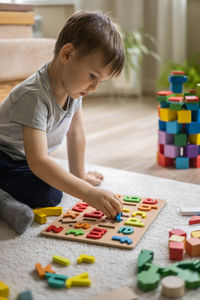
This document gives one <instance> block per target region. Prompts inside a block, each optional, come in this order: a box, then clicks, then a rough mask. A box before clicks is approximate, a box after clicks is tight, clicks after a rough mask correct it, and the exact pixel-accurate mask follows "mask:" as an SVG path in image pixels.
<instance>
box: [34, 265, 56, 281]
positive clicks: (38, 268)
mask: <svg viewBox="0 0 200 300" xmlns="http://www.w3.org/2000/svg"><path fill="white" fill-rule="evenodd" d="M35 269H36V271H37V273H38V276H39V277H40V279H42V278H44V277H45V273H47V272H48V273H56V272H55V271H53V270H52V269H51V265H47V266H46V267H44V268H43V267H42V265H41V264H40V263H37V264H35Z"/></svg>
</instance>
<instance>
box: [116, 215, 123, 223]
mask: <svg viewBox="0 0 200 300" xmlns="http://www.w3.org/2000/svg"><path fill="white" fill-rule="evenodd" d="M121 216H122V213H120V214H117V215H116V221H117V222H121V221H122V218H121Z"/></svg>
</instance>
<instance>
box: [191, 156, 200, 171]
mask: <svg viewBox="0 0 200 300" xmlns="http://www.w3.org/2000/svg"><path fill="white" fill-rule="evenodd" d="M190 165H191V167H193V168H200V155H198V156H197V157H194V158H191V159H190Z"/></svg>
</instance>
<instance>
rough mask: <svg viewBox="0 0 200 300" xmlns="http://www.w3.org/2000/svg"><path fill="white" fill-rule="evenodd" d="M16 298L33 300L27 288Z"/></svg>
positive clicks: (18, 299)
mask: <svg viewBox="0 0 200 300" xmlns="http://www.w3.org/2000/svg"><path fill="white" fill-rule="evenodd" d="M16 300H33V296H32V293H31V291H29V290H27V291H23V292H21V293H19V294H18V297H17V299H16Z"/></svg>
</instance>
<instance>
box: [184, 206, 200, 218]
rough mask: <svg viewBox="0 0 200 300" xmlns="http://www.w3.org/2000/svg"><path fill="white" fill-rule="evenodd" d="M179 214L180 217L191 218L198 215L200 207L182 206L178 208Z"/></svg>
mask: <svg viewBox="0 0 200 300" xmlns="http://www.w3.org/2000/svg"><path fill="white" fill-rule="evenodd" d="M180 212H181V215H182V216H193V215H197V214H198V213H200V206H199V207H193V206H182V207H181V208H180Z"/></svg>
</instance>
